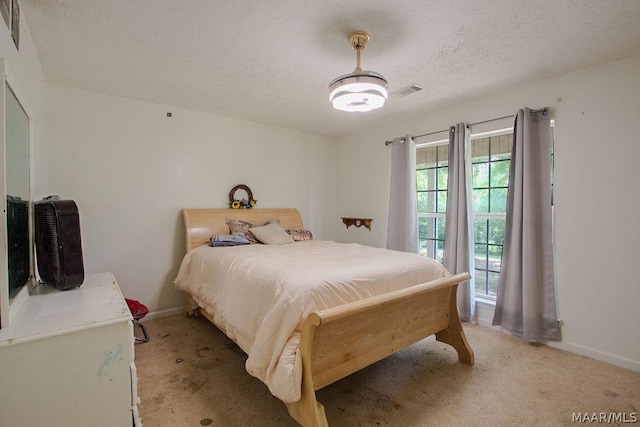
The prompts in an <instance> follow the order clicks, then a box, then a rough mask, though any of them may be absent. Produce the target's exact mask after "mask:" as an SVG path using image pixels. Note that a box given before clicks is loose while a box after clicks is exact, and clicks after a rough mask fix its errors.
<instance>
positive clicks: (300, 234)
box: [287, 230, 313, 242]
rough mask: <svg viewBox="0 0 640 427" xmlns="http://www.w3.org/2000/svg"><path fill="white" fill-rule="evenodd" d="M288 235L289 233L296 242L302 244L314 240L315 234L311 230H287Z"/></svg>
mask: <svg viewBox="0 0 640 427" xmlns="http://www.w3.org/2000/svg"><path fill="white" fill-rule="evenodd" d="M287 233H289V235H290V236H291V237H293V240H295V241H296V242H300V241H302V240H313V233H311V231H309V230H287Z"/></svg>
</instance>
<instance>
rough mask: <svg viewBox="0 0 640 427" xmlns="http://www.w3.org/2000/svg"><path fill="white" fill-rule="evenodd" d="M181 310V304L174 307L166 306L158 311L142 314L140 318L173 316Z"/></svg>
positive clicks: (149, 318) (151, 318)
mask: <svg viewBox="0 0 640 427" xmlns="http://www.w3.org/2000/svg"><path fill="white" fill-rule="evenodd" d="M183 312H184V308H183V307H182V306H180V307H175V308H168V309H166V310H160V311H150V312H149V314H147V315H146V316H144V319H142V320H141V321H145V320H153V319H159V318H161V317H169V316H175V315H176V314H181V313H183Z"/></svg>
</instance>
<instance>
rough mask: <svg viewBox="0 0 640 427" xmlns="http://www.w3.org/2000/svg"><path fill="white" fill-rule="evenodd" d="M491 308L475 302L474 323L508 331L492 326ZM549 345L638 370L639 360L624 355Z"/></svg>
mask: <svg viewBox="0 0 640 427" xmlns="http://www.w3.org/2000/svg"><path fill="white" fill-rule="evenodd" d="M492 322H493V309H492V307H490V306H489V305H488V304H481V303H478V304H476V324H477V325H480V326H484V327H487V328H491V329H494V330H496V331H500V332H504V333H507V334H508V333H509V331H507V330H505V329H503V328H501V327H500V326H493V325H492ZM545 344H546V345H548V346H549V347H553V348H557V349H558V350H563V351H567V352H569V353H574V354H577V355H579V356H584V357H588V358H590V359H594V360H599V361H600V362H605V363H608V364H610V365H614V366H619V367H621V368H625V369H629V370H630V371H634V372H640V362H638V361H634V360H629V359H625V358H624V357H620V356H616V355H614V354H610V353H605V352H603V351H600V350H594V349H592V348H587V347H583V346H581V345H578V344H573V343H570V342H566V341H560V342H557V341H547V342H545Z"/></svg>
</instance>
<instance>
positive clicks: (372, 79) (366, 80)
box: [329, 31, 422, 112]
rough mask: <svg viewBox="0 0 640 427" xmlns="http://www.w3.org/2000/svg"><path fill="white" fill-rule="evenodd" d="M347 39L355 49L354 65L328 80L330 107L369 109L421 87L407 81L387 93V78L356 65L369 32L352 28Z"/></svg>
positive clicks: (352, 109)
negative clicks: (345, 71) (352, 67)
mask: <svg viewBox="0 0 640 427" xmlns="http://www.w3.org/2000/svg"><path fill="white" fill-rule="evenodd" d="M347 39H348V40H349V44H350V45H351V47H352V48H353V49H354V50H355V51H356V68H355V70H353V71H352V72H351V73H349V74H345V75H342V76H340V77H337V78H335V79H334V80H332V81H331V83H329V92H330V94H329V100H330V102H331V103H332V104H333V108H335V109H337V110H342V111H361V112H362V111H371V110H374V109H376V108H380V107H382V106H383V105H384V104H385V102H386V101H387V99H394V100H395V99H400V98H403V97H405V96H407V95H410V94H412V93H415V92H417V91H419V90H422V87H421V86H420V85H418V84H411V85H409V86H405V87H403V88H400V89H398V90H396V91H394V92H391V93H388V92H387V87H388V83H387V79H385V78H384V77H383V76H382V74H380V73H376V72H375V71H368V70H363V69H362V68H361V67H360V51H362V50H363V49H364V48H365V46H366V45H367V42H368V41H369V34H367V33H365V32H364V31H356V32H354V33H351V34H350V35H349V37H348V38H347Z"/></svg>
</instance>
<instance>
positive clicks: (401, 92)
mask: <svg viewBox="0 0 640 427" xmlns="http://www.w3.org/2000/svg"><path fill="white" fill-rule="evenodd" d="M420 90H422V86H420V85H417V84H412V85H409V86H405V87H403V88H402V89H398V90H396V91H393V92H391V93H390V94H389V99H400V98H404V97H405V96H407V95H411V94H412V93H415V92H418V91H420Z"/></svg>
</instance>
